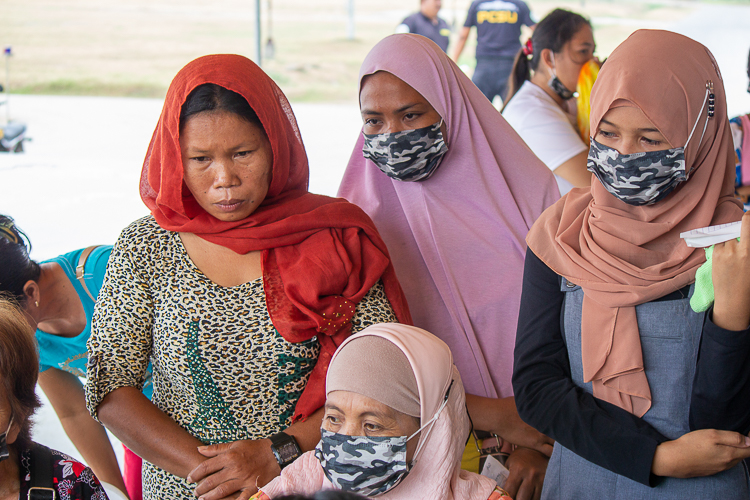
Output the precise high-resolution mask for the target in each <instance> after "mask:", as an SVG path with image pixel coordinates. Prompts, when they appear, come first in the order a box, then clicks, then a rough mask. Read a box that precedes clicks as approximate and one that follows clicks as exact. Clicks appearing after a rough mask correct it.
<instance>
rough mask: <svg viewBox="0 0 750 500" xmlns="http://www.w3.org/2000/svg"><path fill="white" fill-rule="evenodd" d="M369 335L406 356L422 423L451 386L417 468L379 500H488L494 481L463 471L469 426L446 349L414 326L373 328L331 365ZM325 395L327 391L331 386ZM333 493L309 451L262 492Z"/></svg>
mask: <svg viewBox="0 0 750 500" xmlns="http://www.w3.org/2000/svg"><path fill="white" fill-rule="evenodd" d="M366 335H374V336H377V337H381V338H384V339H386V340H389V341H391V342H393V344H394V345H396V346H397V347H398V348H399V349H401V351H402V352H403V353H404V355H406V358H407V359H408V360H409V363H410V364H411V366H412V369H413V370H414V376H415V377H416V379H417V386H418V387H419V399H420V404H421V421H422V422H425V423H426V422H427V421H429V420H430V419H432V417H433V416H434V415H435V413H436V412H437V410H438V408H440V406H441V404H442V402H443V398H444V397H445V393H446V391H447V390H448V388H449V387H450V394H449V397H448V404H447V405H446V406H445V408H443V410H442V411H441V412H440V416H439V417H438V418H437V419H436V420H435V422H433V423H432V425H430V426H429V427H427V428H425V429H423V430H422V432H421V433H420V435H419V440H420V443H419V446H420V448H419V452H418V453H417V454H416V456H415V457H414V462H415V463H414V466H413V467H412V469H411V471H409V474H408V475H407V476H406V478H405V479H404V480H403V481H402V482H401V484H399V485H398V486H396V487H395V488H393V489H392V490H391V491H389V492H387V493H384V494H382V495H379V496H378V497H377V498H378V499H383V500H402V499H403V500H421V499H424V500H434V499H437V498H439V499H441V500H450V499H460V500H475V499H476V500H487V498H488V497H489V496H490V494H491V493H492V491H493V490H494V489H495V482H494V481H493V480H491V479H489V478H486V477H484V476H480V475H479V474H474V473H472V472H467V471H465V470H461V455H462V453H463V451H464V446H465V444H466V438H467V437H468V435H469V430H470V423H469V417H468V415H467V413H466V406H465V404H466V396H465V393H464V387H463V384H462V383H461V376H460V375H459V374H458V370H456V367H455V366H454V365H453V357H452V356H451V351H450V349H448V346H447V345H445V343H444V342H443V341H441V340H440V339H438V338H437V337H435V336H434V335H432V334H430V333H428V332H426V331H424V330H421V329H419V328H416V327H413V326H407V325H400V324H396V323H386V324H381V325H373V326H370V327H368V328H365V329H364V330H362V331H361V332H359V333H358V334H356V335H352V336H351V337H349V338H348V339H346V340H345V341H344V343H343V344H341V346H340V347H339V348H338V350H337V351H336V354H334V355H333V359H332V360H331V365H330V366H331V367H334V366H335V365H336V355H337V354H338V353H339V352H341V351H342V350H343V349H346V347H347V345H348V344H349V343H350V342H351V341H352V340H354V339H357V338H360V337H364V336H366ZM349 359H351V358H349ZM339 368H340V367H339ZM350 369H351V370H352V371H356V370H357V369H358V367H357V366H352V367H351V368H350ZM329 373H330V372H329ZM382 383H383V384H384V385H387V384H388V383H389V381H388V380H383V381H382ZM451 383H452V384H453V385H452V386H451ZM326 390H327V391H328V387H326ZM328 392H330V391H328ZM333 488H334V487H333V485H332V484H331V483H330V482H329V481H328V480H327V479H326V477H325V474H324V473H323V469H322V468H321V466H320V462H318V459H317V458H316V457H315V452H313V451H310V452H307V453H305V454H304V455H302V456H301V457H300V458H298V459H297V460H296V461H295V462H294V463H292V464H291V465H290V466H288V467H287V468H285V469H284V470H283V471H282V472H281V476H279V477H277V478H276V479H274V480H273V481H271V482H270V483H268V484H267V485H266V486H263V487H262V488H260V489H261V490H262V491H263V492H264V493H265V494H266V495H268V496H269V497H271V498H274V497H277V496H282V495H288V494H293V493H296V494H303V495H313V494H314V493H315V492H317V491H320V490H323V489H333Z"/></svg>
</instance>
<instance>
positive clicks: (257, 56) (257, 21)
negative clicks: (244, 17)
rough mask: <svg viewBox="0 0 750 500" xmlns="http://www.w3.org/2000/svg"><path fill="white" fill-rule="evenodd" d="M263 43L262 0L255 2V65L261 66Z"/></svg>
mask: <svg viewBox="0 0 750 500" xmlns="http://www.w3.org/2000/svg"><path fill="white" fill-rule="evenodd" d="M261 50H262V49H261V41H260V0H255V64H257V65H258V66H260V65H261V60H260V53H261Z"/></svg>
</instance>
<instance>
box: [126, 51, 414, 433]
mask: <svg viewBox="0 0 750 500" xmlns="http://www.w3.org/2000/svg"><path fill="white" fill-rule="evenodd" d="M205 83H213V84H216V85H220V86H222V87H224V88H226V89H229V90H232V91H234V92H236V93H238V94H240V95H241V96H242V97H244V98H245V99H246V100H247V102H248V104H249V105H250V107H251V108H252V109H253V110H254V111H255V112H256V114H257V115H258V118H259V119H260V121H261V123H262V124H263V128H264V129H265V131H266V134H267V135H268V140H269V142H270V144H271V148H272V151H273V171H272V179H271V185H270V187H269V190H268V194H267V195H266V198H265V200H264V201H263V203H262V204H261V205H260V207H258V209H257V210H256V211H255V212H253V213H252V214H251V215H250V216H249V217H247V218H245V219H243V220H239V221H233V222H224V221H220V220H218V219H216V218H214V217H213V216H211V215H210V214H208V213H207V212H205V211H204V210H203V209H202V208H201V207H200V205H198V203H197V202H196V200H195V199H194V198H193V196H192V194H191V193H190V191H189V190H188V189H187V187H186V186H185V183H184V181H183V170H182V157H181V153H180V142H179V137H180V109H181V107H182V105H183V104H184V103H185V99H186V98H187V96H188V94H190V92H191V91H192V90H193V89H195V88H196V87H198V86H199V85H202V84H205ZM308 177H309V172H308V166H307V155H306V154H305V147H304V145H303V144H302V138H301V137H300V134H299V129H298V128H297V121H296V120H295V118H294V114H293V113H292V109H291V106H290V105H289V102H288V101H287V100H286V97H285V96H284V94H283V93H282V92H281V89H279V87H278V86H276V84H275V83H274V82H273V81H272V80H271V79H270V78H269V77H268V75H266V74H265V73H264V72H263V71H262V70H261V69H260V68H259V67H258V66H257V65H255V64H254V63H253V62H252V61H250V60H249V59H247V58H245V57H242V56H238V55H211V56H205V57H201V58H198V59H196V60H194V61H192V62H191V63H189V64H188V65H187V66H185V67H184V68H183V69H182V70H181V71H180V72H179V73H178V74H177V76H176V77H175V78H174V80H173V81H172V84H171V85H170V86H169V91H168V92H167V97H166V100H165V102H164V108H163V109H162V113H161V117H160V118H159V123H158V124H157V125H156V130H155V131H154V135H153V137H152V138H151V144H150V145H149V148H148V153H147V154H146V159H145V161H144V163H143V172H142V173H141V198H142V199H143V201H144V203H145V204H146V206H148V208H149V209H150V210H151V213H152V214H153V216H154V218H155V219H156V221H157V222H158V223H159V225H160V226H161V227H162V228H164V229H166V230H168V231H177V232H189V233H194V234H196V235H198V236H200V237H201V238H203V239H205V240H207V241H210V242H212V243H216V244H218V245H222V246H224V247H227V248H230V249H232V250H234V251H235V252H237V253H240V254H245V253H248V252H253V251H261V252H262V265H263V283H264V287H265V293H266V303H267V307H268V313H269V315H270V316H271V320H272V321H273V325H274V327H275V328H276V329H277V330H278V332H279V333H280V334H281V336H282V337H284V338H285V339H286V340H288V341H289V342H302V341H305V340H309V339H310V338H312V337H314V336H318V340H319V342H320V348H321V349H320V355H319V357H318V362H317V364H316V365H315V368H314V369H313V372H312V373H311V375H310V379H309V380H308V382H307V386H306V387H305V390H304V392H303V393H302V396H300V399H299V401H298V402H297V407H296V409H295V415H294V419H295V420H298V419H304V418H306V417H307V416H308V415H310V414H311V413H313V412H314V411H315V410H317V409H318V408H320V407H321V406H322V405H323V403H324V402H325V375H326V371H327V369H328V363H329V361H330V359H331V356H332V355H333V353H334V352H335V351H336V347H337V346H338V345H339V344H341V342H343V340H344V339H345V338H346V337H348V336H349V335H350V334H351V319H352V317H353V315H354V312H355V308H356V305H357V303H358V302H359V301H360V300H362V298H363V297H364V296H365V294H367V292H368V291H369V290H370V288H371V287H372V286H373V285H375V284H376V283H377V281H378V280H382V282H383V285H384V287H385V292H386V295H387V296H388V299H389V301H390V303H391V306H392V307H393V310H394V311H395V313H396V316H397V318H398V319H399V321H400V322H402V323H407V324H411V316H410V314H409V309H408V307H407V305H406V299H405V298H404V295H403V292H402V291H401V287H400V286H399V284H398V281H397V280H396V274H395V272H394V270H393V266H392V265H391V262H390V258H389V256H388V250H387V249H386V246H385V243H384V242H383V240H382V239H381V238H380V235H378V232H377V230H376V229H375V225H374V224H373V223H372V221H371V220H370V218H369V217H368V216H367V215H366V214H365V213H364V212H363V211H362V210H361V209H359V208H358V207H357V206H355V205H353V204H351V203H349V202H347V201H345V200H343V199H335V198H328V197H326V196H320V195H314V194H311V193H308V192H307V183H308Z"/></svg>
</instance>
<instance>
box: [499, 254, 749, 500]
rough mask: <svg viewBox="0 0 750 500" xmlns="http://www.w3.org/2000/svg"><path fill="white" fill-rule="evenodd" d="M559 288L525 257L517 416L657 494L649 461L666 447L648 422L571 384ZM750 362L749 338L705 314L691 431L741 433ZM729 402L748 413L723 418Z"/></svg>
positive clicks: (517, 362)
mask: <svg viewBox="0 0 750 500" xmlns="http://www.w3.org/2000/svg"><path fill="white" fill-rule="evenodd" d="M560 285H561V278H560V276H558V275H557V274H556V273H555V272H554V271H552V270H551V269H550V268H548V267H547V266H546V265H545V264H544V263H543V262H542V261H541V260H540V259H539V258H538V257H537V256H536V255H534V253H533V252H532V251H531V250H527V252H526V263H525V266H524V275H523V290H522V293H521V306H520V312H519V318H518V331H517V334H516V348H515V354H514V367H513V390H514V392H515V397H516V406H517V407H518V413H519V415H520V416H521V418H522V419H523V420H524V421H525V422H526V423H528V424H529V425H531V426H532V427H534V428H536V429H537V430H539V431H540V432H542V433H544V434H546V435H548V436H550V437H551V438H552V439H554V440H555V441H557V442H559V443H560V444H561V445H562V446H565V447H566V448H568V449H569V450H571V451H573V452H574V453H576V454H577V455H579V456H581V457H583V458H585V459H586V460H588V461H590V462H592V463H595V464H597V465H599V466H601V467H604V468H605V469H608V470H610V471H612V472H615V473H617V474H620V475H622V476H625V477H627V478H630V479H632V480H634V481H637V482H639V483H642V484H646V485H650V486H654V485H655V482H656V481H657V480H658V478H657V477H656V476H653V475H652V474H651V465H652V462H653V458H654V453H655V451H656V447H657V445H659V443H662V442H664V441H667V440H668V439H667V438H666V437H665V436H663V435H662V434H661V433H660V432H659V431H657V430H656V429H655V428H653V427H652V426H651V425H650V424H648V423H647V422H646V421H644V420H642V419H641V418H639V417H637V416H635V415H633V414H632V413H629V412H627V411H625V410H623V409H622V408H620V407H618V406H615V405H613V404H610V403H607V402H605V401H602V400H600V399H597V398H595V397H594V396H593V395H591V394H589V393H588V392H586V391H584V390H583V389H581V388H579V387H578V386H577V385H576V384H575V383H574V382H573V379H572V377H571V371H570V364H569V361H568V352H567V347H566V345H565V338H564V335H563V326H562V321H563V318H562V314H561V313H562V306H563V298H564V297H563V296H564V293H563V292H561V291H560ZM684 296H685V290H678V291H677V292H674V294H670V295H669V296H665V297H662V298H661V299H660V300H670V299H679V298H682V297H684ZM729 334H733V335H732V336H730V335H729ZM740 344H741V346H742V347H741V349H737V347H738V345H740ZM737 350H740V351H741V353H737V352H736V351H737ZM717 356H718V358H717ZM749 360H750V333H748V332H747V331H746V332H745V333H744V335H741V334H739V335H738V332H727V331H726V330H723V329H721V328H719V327H717V326H716V325H714V324H713V322H712V321H711V320H710V314H707V315H706V320H705V324H704V327H703V340H702V345H701V354H700V359H699V362H698V365H699V370H698V372H697V373H696V378H695V382H694V385H693V404H692V407H691V410H690V411H691V415H690V419H691V426H692V427H693V428H706V427H709V428H714V427H719V428H726V429H730V428H733V429H736V430H739V429H740V428H742V427H741V425H747V422H748V420H747V419H748V413H750V412H748V411H747V410H748V407H750V374H748V373H747V372H748V370H745V371H744V373H742V374H739V373H737V372H741V371H742V370H741V368H742V367H749V366H750V365H748V364H747V363H748V361H749ZM717 364H723V366H726V370H725V371H726V372H727V373H724V372H718V373H717V371H716V370H715V368H716V366H715V365H717ZM701 367H703V369H701ZM709 373H710V375H711V376H709ZM737 387H741V389H736V388H737ZM727 394H729V395H730V396H731V397H730V398H729V399H728V400H727V405H725V406H731V405H733V404H738V402H739V401H742V405H741V406H742V407H743V408H744V409H745V411H744V412H742V411H735V412H728V413H727V414H724V415H721V414H722V412H727V411H728V410H727V408H726V407H718V406H717V402H718V401H719V400H721V399H723V398H727ZM696 398H698V400H697V401H698V402H699V404H696ZM743 418H744V420H743ZM693 423H694V424H695V425H692V424H693ZM719 424H721V425H719ZM738 425H739V426H740V427H735V426H738ZM742 429H744V430H745V431H746V430H747V428H742Z"/></svg>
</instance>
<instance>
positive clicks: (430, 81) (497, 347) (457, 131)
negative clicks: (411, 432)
mask: <svg viewBox="0 0 750 500" xmlns="http://www.w3.org/2000/svg"><path fill="white" fill-rule="evenodd" d="M376 71H387V72H389V73H391V74H393V75H394V76H396V77H398V78H400V79H401V80H403V81H404V82H406V83H407V84H409V85H410V86H411V87H413V88H414V89H415V90H416V91H417V92H419V93H420V94H422V96H423V97H424V98H425V99H427V101H428V102H429V103H430V104H431V105H432V107H434V108H435V110H436V111H437V112H438V113H439V114H440V116H441V117H442V118H443V119H444V121H445V125H446V127H447V134H446V136H447V137H446V141H447V143H448V152H447V153H446V154H445V156H444V157H443V160H442V162H441V164H440V166H439V167H438V169H437V171H436V172H435V173H434V174H433V175H432V177H430V178H429V179H427V180H425V181H422V182H404V181H399V180H394V179H391V178H389V177H387V176H386V175H385V174H383V173H382V172H381V171H380V170H379V169H378V167H377V166H375V164H374V163H372V162H371V161H369V160H365V158H364V157H363V156H362V143H363V138H362V136H361V135H360V137H359V140H358V141H357V144H356V146H355V147H354V151H353V152H352V156H351V159H350V160H349V165H348V166H347V169H346V172H345V173H344V178H343V180H342V181H341V186H340V187H339V196H342V197H344V198H346V199H347V200H349V201H351V202H352V203H355V204H357V205H359V206H360V207H361V208H362V209H363V210H364V211H365V212H367V214H368V215H369V216H370V217H371V218H372V220H373V221H374V222H375V225H376V226H377V228H378V231H379V232H380V234H381V236H382V237H383V239H384V240H385V242H386V245H387V246H388V250H389V252H390V254H391V260H392V262H393V265H394V266H395V268H396V274H397V275H398V279H399V281H400V282H401V286H402V287H403V289H404V292H405V293H406V298H407V300H408V302H409V308H410V310H411V313H412V317H413V318H414V325H415V326H418V327H420V328H423V329H425V330H427V331H429V332H432V333H434V334H435V335H437V336H438V337H440V338H441V339H442V340H443V341H444V342H445V343H446V344H448V346H449V347H450V348H451V351H453V356H454V362H455V363H456V366H457V367H458V370H459V373H460V374H461V378H462V379H463V381H464V385H465V386H466V392H467V393H469V394H474V395H478V396H485V397H491V398H496V397H507V396H512V395H513V389H512V387H511V374H512V372H513V348H514V345H515V337H516V322H517V319H518V307H519V302H520V299H521V280H522V276H523V262H524V255H525V252H526V243H525V238H526V233H527V232H528V231H529V228H531V225H532V224H533V223H534V221H535V220H536V218H537V217H539V215H540V214H541V213H542V211H544V209H545V208H547V207H548V206H550V205H551V204H552V203H554V202H555V201H556V200H557V199H558V198H559V197H560V195H559V191H558V189H557V183H556V182H555V178H554V176H553V175H552V173H551V172H550V170H549V169H548V168H547V167H546V166H545V165H544V164H543V163H542V162H541V161H540V160H539V159H538V158H537V157H536V156H535V155H534V153H532V152H531V150H530V149H529V148H528V146H526V144H525V143H524V142H523V140H521V138H520V137H519V136H518V134H516V132H514V131H513V129H512V128H511V126H510V125H508V123H507V122H506V121H505V119H504V118H503V117H502V116H501V115H500V113H499V112H498V111H497V110H496V109H495V108H494V107H493V106H492V104H491V103H490V102H489V101H488V100H487V98H486V97H484V95H483V94H482V93H481V92H480V90H479V89H478V88H477V87H476V86H474V84H473V83H471V81H470V80H469V79H468V78H467V77H466V75H464V73H463V72H462V71H461V70H460V69H459V68H458V67H457V66H456V65H455V64H454V63H453V61H451V60H450V59H449V58H448V56H446V55H445V53H444V52H443V51H442V50H441V49H440V47H438V46H437V45H435V44H434V43H433V42H432V41H430V40H429V39H427V38H425V37H422V36H419V35H409V34H401V35H391V36H389V37H387V38H385V39H383V40H382V41H381V42H380V43H378V44H377V45H376V46H375V47H374V48H373V49H372V50H371V51H370V53H369V54H368V56H367V57H366V58H365V61H364V63H363V64H362V69H361V70H360V82H361V81H362V78H363V77H364V76H366V75H370V74H372V73H375V72H376ZM360 88H361V84H360Z"/></svg>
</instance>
